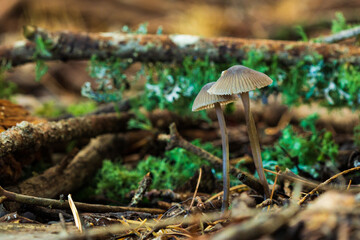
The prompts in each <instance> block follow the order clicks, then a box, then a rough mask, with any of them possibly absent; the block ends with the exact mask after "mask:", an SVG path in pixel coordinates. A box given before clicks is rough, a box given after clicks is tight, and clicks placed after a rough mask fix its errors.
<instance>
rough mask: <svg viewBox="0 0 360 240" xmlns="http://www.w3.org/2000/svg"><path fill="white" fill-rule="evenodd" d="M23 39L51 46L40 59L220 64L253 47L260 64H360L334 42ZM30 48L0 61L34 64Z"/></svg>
mask: <svg viewBox="0 0 360 240" xmlns="http://www.w3.org/2000/svg"><path fill="white" fill-rule="evenodd" d="M24 35H25V37H26V38H28V39H29V40H30V41H33V40H34V39H35V38H36V37H37V36H41V37H42V39H44V40H45V41H48V42H51V44H50V47H49V52H50V53H51V56H38V58H39V59H44V60H63V61H65V60H70V59H71V60H84V59H90V58H91V56H93V55H97V56H98V57H99V58H100V59H107V58H109V57H118V58H131V59H133V60H134V61H141V62H148V61H150V62H156V61H160V62H169V61H178V62H179V61H182V60H183V59H184V57H188V56H191V57H194V58H196V59H197V58H205V57H208V58H209V60H211V61H214V62H219V63H225V62H229V61H232V60H231V59H234V58H235V59H236V60H237V61H241V60H242V59H244V57H246V53H247V52H248V51H249V50H250V49H253V48H256V49H261V50H263V51H264V54H265V60H269V59H271V58H272V57H273V56H277V57H278V59H279V61H280V62H281V63H282V64H290V65H291V64H294V63H296V62H297V61H298V60H299V59H301V58H303V57H304V56H305V55H308V54H313V53H315V52H317V53H318V54H320V55H322V56H323V57H324V60H325V61H333V60H335V59H336V60H339V61H342V62H348V63H352V64H359V63H360V48H358V47H355V46H344V45H339V44H322V43H310V42H298V41H276V40H264V39H242V38H229V37H219V38H201V37H199V36H190V35H151V34H144V35H137V34H124V33H97V34H90V33H73V32H68V31H61V32H47V31H46V30H44V29H41V28H38V27H34V26H25V28H24ZM34 53H35V44H34V43H31V42H26V41H22V42H18V43H15V44H14V45H13V46H9V47H2V48H0V59H1V58H3V59H5V62H11V63H12V65H13V66H16V65H20V64H24V63H27V62H33V61H34V60H35V59H34V57H33V56H34Z"/></svg>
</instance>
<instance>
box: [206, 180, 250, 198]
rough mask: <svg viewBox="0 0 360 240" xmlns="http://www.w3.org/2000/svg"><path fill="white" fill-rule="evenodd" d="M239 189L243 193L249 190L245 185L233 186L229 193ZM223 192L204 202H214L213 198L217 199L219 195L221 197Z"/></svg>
mask: <svg viewBox="0 0 360 240" xmlns="http://www.w3.org/2000/svg"><path fill="white" fill-rule="evenodd" d="M239 189H243V190H244V191H246V190H247V189H249V188H248V187H247V186H246V185H245V184H241V185H237V186H234V187H231V188H230V190H229V192H234V191H236V190H239ZM223 193H224V192H223V191H221V192H219V193H217V194H215V195H213V196H211V197H210V198H209V199H207V200H206V201H205V202H211V201H212V200H214V199H215V198H217V197H220V196H221V195H223Z"/></svg>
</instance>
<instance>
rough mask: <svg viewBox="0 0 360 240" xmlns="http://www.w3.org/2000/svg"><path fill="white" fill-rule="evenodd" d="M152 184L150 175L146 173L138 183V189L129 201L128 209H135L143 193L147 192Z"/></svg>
mask: <svg viewBox="0 0 360 240" xmlns="http://www.w3.org/2000/svg"><path fill="white" fill-rule="evenodd" d="M151 183H152V175H151V173H150V172H148V173H147V174H146V175H145V176H144V178H143V179H142V180H141V182H140V183H139V187H138V189H137V190H136V192H135V194H134V196H133V197H132V199H131V203H130V205H129V206H130V207H136V206H137V205H138V204H139V202H140V201H141V200H142V199H143V197H144V194H145V192H146V191H147V190H148V188H149V187H150V185H151Z"/></svg>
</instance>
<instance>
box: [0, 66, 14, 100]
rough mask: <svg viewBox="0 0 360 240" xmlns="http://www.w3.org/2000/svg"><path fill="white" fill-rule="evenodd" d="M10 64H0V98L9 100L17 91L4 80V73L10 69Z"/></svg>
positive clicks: (11, 84)
mask: <svg viewBox="0 0 360 240" xmlns="http://www.w3.org/2000/svg"><path fill="white" fill-rule="evenodd" d="M10 67H11V66H10V64H0V98H3V99H10V97H11V96H12V95H13V94H14V93H15V92H16V91H17V85H16V84H15V83H13V82H9V81H6V80H5V73H6V71H7V70H9V69H10Z"/></svg>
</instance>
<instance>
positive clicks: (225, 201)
mask: <svg viewBox="0 0 360 240" xmlns="http://www.w3.org/2000/svg"><path fill="white" fill-rule="evenodd" d="M215 111H216V115H217V118H218V121H219V126H220V131H221V142H222V152H223V183H224V185H223V191H224V195H223V202H222V207H221V209H222V211H223V212H224V211H226V210H228V208H229V189H230V176H229V169H230V164H229V141H228V134H227V130H226V123H225V118H224V113H223V111H222V109H221V106H220V103H215Z"/></svg>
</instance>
